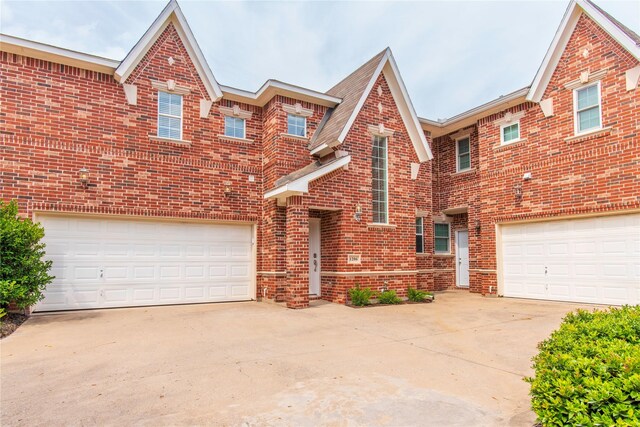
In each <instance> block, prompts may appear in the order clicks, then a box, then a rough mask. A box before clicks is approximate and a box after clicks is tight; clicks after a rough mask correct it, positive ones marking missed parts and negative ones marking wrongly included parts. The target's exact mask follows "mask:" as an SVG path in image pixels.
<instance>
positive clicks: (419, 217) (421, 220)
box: [416, 216, 424, 254]
mask: <svg viewBox="0 0 640 427" xmlns="http://www.w3.org/2000/svg"><path fill="white" fill-rule="evenodd" d="M416 220H420V223H421V224H420V227H421V228H422V234H418V233H417V232H416V236H422V248H421V249H422V250H421V251H418V248H417V247H416V253H417V254H423V253H424V217H421V216H418V217H416Z"/></svg>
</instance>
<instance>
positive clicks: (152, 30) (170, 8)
mask: <svg viewBox="0 0 640 427" xmlns="http://www.w3.org/2000/svg"><path fill="white" fill-rule="evenodd" d="M170 23H173V26H174V27H175V29H176V31H177V32H178V35H179V36H180V39H181V40H182V44H183V45H184V47H185V49H186V50H187V53H188V54H189V58H190V59H191V62H192V63H193V65H194V67H195V68H196V70H197V72H198V75H199V76H200V79H201V80H202V83H203V84H204V86H205V88H206V89H207V93H208V94H209V97H210V98H211V100H212V101H217V100H219V99H220V98H222V90H221V89H220V86H219V85H218V82H217V81H216V79H215V78H214V77H213V73H212V72H211V68H209V65H208V64H207V60H206V59H205V58H204V55H203V54H202V51H201V50H200V47H199V46H198V42H197V41H196V39H195V37H194V36H193V33H192V32H191V28H189V24H188V23H187V20H186V19H185V17H184V15H183V14H182V10H180V6H178V2H177V1H176V0H171V1H170V2H169V4H167V6H166V7H165V8H164V9H163V10H162V12H161V13H160V15H158V17H157V18H156V20H155V21H153V24H151V26H150V27H149V29H148V30H147V31H146V32H145V33H144V35H143V36H142V38H141V39H140V40H139V41H138V43H136V45H135V46H134V47H133V49H131V51H130V52H129V53H128V54H127V56H126V57H125V58H124V59H123V60H122V62H121V63H120V65H119V66H118V68H117V69H116V71H115V79H116V80H117V81H119V82H121V83H125V82H126V80H127V77H129V75H130V74H131V73H132V72H133V70H134V69H135V68H136V66H137V65H138V63H139V62H140V60H142V58H143V57H144V55H146V53H147V52H148V51H149V49H150V48H151V46H153V44H154V43H155V42H156V40H158V37H160V35H161V34H162V32H163V31H164V30H165V29H166V28H167V26H168V25H169V24H170Z"/></svg>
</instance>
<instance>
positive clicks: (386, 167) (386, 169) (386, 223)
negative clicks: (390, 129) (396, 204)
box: [371, 135, 390, 225]
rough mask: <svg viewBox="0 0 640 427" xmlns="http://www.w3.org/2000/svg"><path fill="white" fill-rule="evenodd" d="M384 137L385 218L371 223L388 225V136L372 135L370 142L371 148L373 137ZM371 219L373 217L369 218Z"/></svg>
mask: <svg viewBox="0 0 640 427" xmlns="http://www.w3.org/2000/svg"><path fill="white" fill-rule="evenodd" d="M376 137H378V138H384V139H385V148H386V152H385V156H384V171H385V180H384V187H385V188H384V194H385V196H386V200H385V202H386V203H385V204H384V208H385V215H384V216H385V218H386V220H387V221H386V222H372V223H371V225H389V224H390V222H389V137H388V136H379V135H374V136H372V137H371V142H372V148H373V139H374V138H376ZM372 170H373V166H372ZM371 181H372V182H371V184H372V186H371V196H372V197H373V179H372V180H371ZM371 205H372V206H371V207H372V208H373V199H372V203H371ZM371 216H372V217H373V212H372V213H371ZM371 219H372V220H373V218H371Z"/></svg>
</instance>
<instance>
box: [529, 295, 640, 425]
mask: <svg viewBox="0 0 640 427" xmlns="http://www.w3.org/2000/svg"><path fill="white" fill-rule="evenodd" d="M538 348H539V349H540V353H539V354H538V355H537V356H535V357H534V358H533V362H534V363H533V368H534V370H535V376H534V377H533V378H526V379H525V380H526V381H527V382H529V383H530V384H531V396H532V398H531V405H532V407H533V410H534V411H535V413H536V414H537V415H538V419H539V420H540V422H541V423H542V425H544V426H560V425H576V426H579V425H583V426H585V425H588V426H591V425H604V426H613V425H625V426H627V425H636V426H637V425H640V306H635V307H628V306H627V307H622V308H611V309H609V310H607V311H594V312H589V311H585V310H578V311H577V312H575V313H569V314H568V315H567V316H566V317H565V318H564V320H563V322H562V324H561V325H560V328H559V329H558V330H557V331H555V332H553V334H551V337H549V338H548V339H547V340H545V341H543V342H541V343H540V344H539V345H538Z"/></svg>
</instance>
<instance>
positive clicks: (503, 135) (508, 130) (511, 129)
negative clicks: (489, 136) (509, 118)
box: [500, 122, 520, 144]
mask: <svg viewBox="0 0 640 427" xmlns="http://www.w3.org/2000/svg"><path fill="white" fill-rule="evenodd" d="M519 140H520V122H515V123H508V124H504V125H501V126H500V143H501V144H509V143H511V142H516V141H519Z"/></svg>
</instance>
